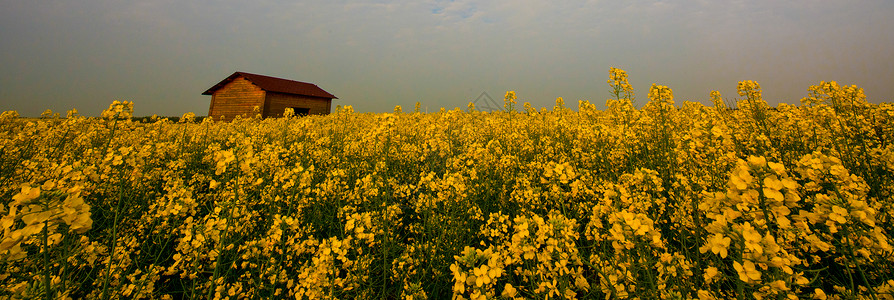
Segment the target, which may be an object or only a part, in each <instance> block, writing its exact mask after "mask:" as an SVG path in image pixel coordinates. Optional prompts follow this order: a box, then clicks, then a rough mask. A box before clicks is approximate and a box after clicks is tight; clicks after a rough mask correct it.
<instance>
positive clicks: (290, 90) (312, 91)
mask: <svg viewBox="0 0 894 300" xmlns="http://www.w3.org/2000/svg"><path fill="white" fill-rule="evenodd" d="M239 76H242V77H243V78H245V79H246V80H248V81H250V82H251V83H253V84H254V85H257V86H258V87H260V88H261V89H263V90H265V91H268V92H277V93H284V94H293V95H305V96H313V97H321V98H333V99H338V97H335V95H333V94H330V93H329V92H326V91H324V90H323V89H321V88H320V87H318V86H317V85H316V84H313V83H307V82H301V81H295V80H289V79H282V78H276V77H270V76H264V75H258V74H251V73H245V72H236V73H233V75H230V76H229V77H227V78H226V79H224V80H222V81H221V82H219V83H218V84H215V85H214V86H212V87H211V88H210V89H208V90H207V91H205V92H204V93H202V95H211V94H213V93H214V91H216V90H218V89H220V88H222V87H224V86H225V85H227V83H230V82H231V81H233V80H234V79H236V78H237V77H239Z"/></svg>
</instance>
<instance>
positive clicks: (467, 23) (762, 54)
mask: <svg viewBox="0 0 894 300" xmlns="http://www.w3.org/2000/svg"><path fill="white" fill-rule="evenodd" d="M890 16H894V1H890V0H877V1H861V0H855V1H830V0H792V1H777V0H754V1H706V0H705V1H701V0H681V1H640V0H632V1H599V0H586V1H584V0H567V1H534V0H511V1H510V0H490V1H466V0H454V1H442V0H435V1H431V0H429V1H404V0H395V1H390V0H370V1H339V0H303V1H276V0H257V1H244V0H239V1H231V0H215V1H208V0H165V1H156V0H141V1H122V0H114V1H112V0H41V1H25V0H0V68H2V72H0V111H7V110H16V111H18V112H19V113H20V114H21V115H23V116H38V115H40V113H41V112H43V111H44V110H46V109H51V110H53V111H54V112H60V113H62V114H63V115H64V114H65V112H66V111H68V110H70V109H72V108H75V109H77V110H78V111H79V112H80V114H82V115H88V116H91V115H92V116H96V115H99V114H100V112H101V111H102V110H103V109H105V108H107V107H108V106H109V104H110V103H111V102H112V101H113V100H127V101H133V102H135V107H134V114H135V115H136V116H151V115H153V114H156V115H159V116H180V115H183V114H184V113H186V112H194V113H196V114H197V115H206V114H207V113H208V107H209V104H210V101H211V97H210V96H204V95H201V93H202V92H204V91H205V90H207V89H208V88H210V87H211V86H213V85H214V84H216V83H218V82H220V81H221V80H223V79H224V78H226V77H227V76H229V75H230V74H232V73H233V72H236V71H242V72H249V73H256V74H263V75H268V76H274V77H281V78H287V79H292V80H298V81H304V82H311V83H314V84H317V85H318V86H320V87H321V88H323V89H324V90H326V91H328V92H330V93H332V94H334V95H336V96H337V97H338V98H339V99H336V100H334V102H333V107H335V105H351V106H353V108H354V110H355V111H357V112H388V111H392V110H393V109H394V106H395V105H401V106H403V109H404V111H408V110H412V108H413V106H414V105H415V103H416V102H417V101H419V102H421V103H422V108H423V110H427V111H437V110H438V109H440V108H441V107H445V108H447V109H453V108H455V107H460V108H462V109H465V108H466V106H467V105H468V103H469V102H473V101H475V100H476V98H478V97H479V96H480V95H481V94H482V93H486V94H487V95H489V96H490V97H491V98H493V99H494V100H495V101H496V102H497V103H499V104H502V98H503V94H504V93H505V92H506V91H509V90H514V91H516V93H517V95H518V97H519V104H521V103H523V102H530V103H531V104H532V105H533V106H535V107H548V108H551V107H552V106H553V105H554V104H555V100H556V98H557V97H563V98H564V100H565V103H567V104H568V106H569V107H572V108H576V107H577V101H578V100H581V99H582V100H588V101H590V102H591V103H594V104H596V105H597V107H599V108H603V107H604V106H605V101H606V100H607V99H608V98H610V97H611V95H610V94H609V87H608V84H607V83H606V80H608V77H609V68H610V67H616V68H621V69H623V70H626V71H627V72H628V74H629V76H630V82H631V84H632V85H633V88H634V90H635V93H636V103H637V104H638V106H642V105H643V104H645V103H646V102H647V101H648V98H647V95H648V89H649V87H650V86H651V85H652V83H657V84H660V85H666V86H669V87H670V88H671V89H673V91H674V96H675V101H676V102H677V104H678V105H679V104H680V103H682V102H683V101H695V102H701V103H705V104H710V100H709V99H710V97H709V94H710V91H712V90H718V91H720V92H721V93H722V95H723V97H724V98H725V99H726V100H728V101H734V100H735V99H737V98H738V95H736V90H735V88H736V84H737V83H738V82H739V81H742V80H755V81H757V82H758V83H759V84H760V85H761V88H762V89H763V95H764V99H765V100H767V102H768V103H769V104H770V105H774V106H775V105H777V104H779V103H789V104H797V103H799V100H800V99H801V98H803V97H805V96H807V88H808V87H809V86H810V85H814V84H818V83H819V82H820V81H831V80H834V81H837V82H839V83H840V84H848V85H850V84H856V85H857V86H859V87H862V88H864V89H865V93H866V95H867V98H868V99H867V100H868V101H869V102H872V103H881V102H892V96H894V21H891V18H890ZM479 101H481V100H479ZM479 106H481V105H480V103H479Z"/></svg>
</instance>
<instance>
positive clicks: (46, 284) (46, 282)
mask: <svg viewBox="0 0 894 300" xmlns="http://www.w3.org/2000/svg"><path fill="white" fill-rule="evenodd" d="M47 226H49V222H48V221H46V220H45V221H43V230H42V231H43V245H42V246H43V293H44V295H43V296H44V297H43V298H44V299H46V300H50V299H53V298H52V296H50V295H51V294H50V292H51V289H50V249H47V244H49V241H48V240H49V232H48V230H49V229H47Z"/></svg>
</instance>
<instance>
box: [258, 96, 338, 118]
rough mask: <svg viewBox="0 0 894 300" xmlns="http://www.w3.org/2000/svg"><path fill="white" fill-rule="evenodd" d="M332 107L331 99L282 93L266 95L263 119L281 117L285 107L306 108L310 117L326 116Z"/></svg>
mask: <svg viewBox="0 0 894 300" xmlns="http://www.w3.org/2000/svg"><path fill="white" fill-rule="evenodd" d="M331 106H332V99H329V98H318V97H309V96H302V95H291V94H282V93H273V92H268V93H267V107H266V110H265V111H264V116H265V117H282V114H283V112H285V110H286V107H302V108H308V109H310V111H309V112H308V114H311V115H328V114H329V111H330V108H331Z"/></svg>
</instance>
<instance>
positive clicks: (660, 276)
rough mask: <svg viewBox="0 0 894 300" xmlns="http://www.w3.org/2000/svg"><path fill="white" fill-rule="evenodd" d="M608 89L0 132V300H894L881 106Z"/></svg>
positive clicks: (614, 81)
mask: <svg viewBox="0 0 894 300" xmlns="http://www.w3.org/2000/svg"><path fill="white" fill-rule="evenodd" d="M608 83H609V85H610V86H611V87H612V90H613V99H611V100H608V102H607V107H608V108H607V109H605V110H597V109H595V108H594V105H592V104H590V103H588V102H586V101H580V102H579V103H578V107H576V108H575V107H571V108H567V107H566V106H565V104H564V103H563V101H562V100H561V98H560V99H557V101H556V106H555V107H552V108H549V109H535V108H532V107H530V105H527V104H517V103H516V102H517V100H516V98H515V94H514V93H512V92H509V93H507V95H506V99H505V104H506V107H505V110H504V111H500V112H481V111H476V110H475V109H474V107H473V105H470V107H469V108H466V109H463V110H460V109H455V110H443V109H442V110H441V111H440V112H435V113H420V112H418V105H417V108H416V109H415V110H414V111H410V110H409V109H406V110H404V111H402V110H401V108H400V107H397V108H395V112H394V113H383V114H370V113H363V114H361V113H354V112H353V111H352V109H351V108H350V107H344V108H339V109H338V110H337V111H336V112H334V113H333V114H331V115H328V116H308V117H289V118H281V119H263V120H261V119H257V118H252V117H246V118H242V119H237V120H236V121H234V122H231V123H220V122H212V121H210V120H204V121H202V122H194V121H192V119H191V117H192V116H191V115H187V116H184V118H182V119H181V120H180V122H179V123H172V122H170V121H166V120H161V121H157V122H152V123H137V122H133V121H131V120H130V114H131V111H132V104H131V103H126V102H124V103H119V102H116V103H113V104H112V106H111V107H110V108H109V110H108V111H106V112H104V113H103V117H102V118H86V117H81V116H78V115H77V113H76V112H70V113H69V116H68V117H53V116H52V114H47V115H46V117H44V118H40V119H31V120H27V119H21V118H18V117H17V114H16V113H15V112H6V113H3V115H2V116H0V199H2V200H0V214H2V220H0V223H2V226H3V235H2V241H0V268H2V271H0V272H2V274H0V298H4V299H5V298H46V299H60V298H64V297H71V298H90V299H106V298H109V299H134V298H153V299H157V298H161V299H180V298H189V299H193V298H199V299H206V298H220V299H227V298H229V299H245V298H249V299H270V298H299V299H302V298H310V299H316V298H340V299H354V298H361V299H368V298H387V299H395V298H405V299H424V298H434V299H447V298H451V297H454V298H472V299H485V298H487V299H491V298H494V299H495V298H504V299H510V298H511V299H522V298H531V299H543V298H569V299H571V298H598V299H612V298H642V299H656V298H700V299H713V298H757V299H761V298H774V299H779V298H794V297H800V298H811V297H813V298H817V299H827V298H829V299H836V298H841V299H854V298H865V299H874V298H878V299H892V297H894V295H892V292H894V272H892V271H891V270H894V250H892V243H894V241H891V236H892V232H894V228H892V225H894V219H892V213H894V201H892V199H891V196H892V193H894V144H892V142H894V105H892V104H889V103H884V104H870V103H868V102H866V100H865V96H864V95H863V92H862V90H861V89H859V88H857V87H855V86H843V85H838V84H836V83H834V82H823V83H820V84H818V85H816V86H812V87H810V88H809V89H808V91H807V93H808V97H806V98H805V99H804V100H802V102H801V103H800V104H799V105H797V106H793V105H785V104H783V105H779V106H777V107H769V106H768V105H767V104H766V102H765V101H764V100H762V99H761V93H760V87H759V86H758V85H757V83H754V82H752V81H743V82H740V83H739V86H738V92H739V95H738V99H740V100H738V103H736V105H735V106H736V109H730V108H728V107H727V106H726V105H724V101H723V100H721V96H720V95H719V93H716V92H715V93H712V94H711V95H710V97H711V98H712V100H713V102H714V105H713V106H705V105H702V104H698V103H691V102H684V103H675V102H674V100H673V94H672V92H671V90H670V89H669V88H667V87H664V86H659V85H653V86H652V88H651V90H650V91H649V94H648V99H646V100H645V101H644V100H641V99H639V98H636V100H637V101H639V102H640V103H641V104H640V105H634V104H633V103H636V102H635V101H634V99H635V98H634V94H633V90H632V89H631V88H630V85H629V84H627V77H626V74H625V73H624V72H623V71H621V70H617V69H612V71H611V79H610V80H609V82H608ZM645 102H647V103H645ZM637 106H641V107H640V108H637Z"/></svg>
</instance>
